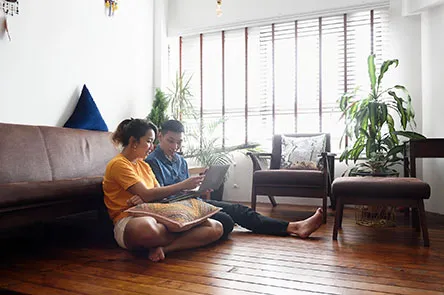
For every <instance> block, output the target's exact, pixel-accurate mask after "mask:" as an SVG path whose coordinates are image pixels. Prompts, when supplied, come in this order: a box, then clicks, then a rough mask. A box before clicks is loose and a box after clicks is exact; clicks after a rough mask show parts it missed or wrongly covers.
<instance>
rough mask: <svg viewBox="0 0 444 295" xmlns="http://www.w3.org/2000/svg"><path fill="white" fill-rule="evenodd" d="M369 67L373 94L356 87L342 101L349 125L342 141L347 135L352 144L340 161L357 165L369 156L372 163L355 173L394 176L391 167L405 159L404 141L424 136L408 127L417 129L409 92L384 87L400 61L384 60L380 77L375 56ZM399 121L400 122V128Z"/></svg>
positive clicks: (363, 165)
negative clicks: (388, 174) (386, 79)
mask: <svg viewBox="0 0 444 295" xmlns="http://www.w3.org/2000/svg"><path fill="white" fill-rule="evenodd" d="M367 64H368V74H369V78H370V91H368V92H364V91H361V90H360V89H359V88H355V89H354V90H353V91H352V92H351V93H345V94H344V95H343V96H342V97H341V99H340V101H339V106H340V109H341V111H342V117H341V118H343V119H344V120H345V123H346V127H345V131H344V135H343V137H342V139H341V142H342V140H343V139H344V137H345V136H347V137H348V138H349V139H350V141H351V145H350V146H348V147H346V148H345V150H344V151H343V153H342V154H341V156H340V159H339V160H340V161H343V160H345V161H347V160H353V161H354V162H355V163H356V161H357V160H358V158H359V157H360V156H361V155H362V154H363V153H365V156H366V158H367V160H368V161H367V162H365V163H361V164H358V165H357V166H356V167H355V170H357V171H367V172H370V173H371V174H380V173H383V174H384V173H390V172H393V169H392V168H390V167H392V166H394V165H396V164H400V161H401V160H402V157H400V153H401V152H402V151H403V140H404V139H405V138H408V139H418V138H424V136H423V135H421V134H419V133H416V132H413V131H408V130H407V127H410V129H412V130H413V128H414V127H415V126H416V123H415V113H414V111H413V107H412V103H411V101H412V99H411V97H410V94H409V92H408V91H407V89H406V88H405V87H404V86H402V85H395V86H393V87H388V88H383V87H382V79H383V78H384V75H385V73H386V72H387V71H388V70H389V68H390V67H391V66H394V67H395V68H396V67H397V66H398V64H399V62H398V60H397V59H393V60H386V61H384V62H383V63H382V65H381V69H380V70H379V73H378V75H377V73H376V66H375V56H374V55H370V56H369V57H368V60H367ZM395 120H398V121H399V127H398V124H395ZM397 128H401V130H399V129H397Z"/></svg>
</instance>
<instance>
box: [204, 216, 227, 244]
mask: <svg viewBox="0 0 444 295" xmlns="http://www.w3.org/2000/svg"><path fill="white" fill-rule="evenodd" d="M208 223H209V227H210V228H211V234H210V236H211V240H212V241H216V240H219V239H220V238H221V237H222V236H223V234H224V227H223V226H222V223H220V222H219V221H217V220H213V219H208Z"/></svg>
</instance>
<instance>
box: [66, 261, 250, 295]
mask: <svg viewBox="0 0 444 295" xmlns="http://www.w3.org/2000/svg"><path fill="white" fill-rule="evenodd" d="M96 265H97V266H96ZM159 265H160V264H159ZM132 266H134V265H132ZM153 268H154V269H153ZM153 268H150V269H147V268H146V267H143V266H142V267H135V266H134V267H133V268H132V269H129V268H128V264H127V263H126V264H125V266H124V267H123V269H125V271H121V270H122V265H113V266H112V267H109V265H105V264H100V263H98V264H96V263H92V264H91V266H90V265H70V266H68V267H64V268H63V271H64V272H65V271H71V272H81V273H83V274H88V275H91V276H96V277H97V278H98V279H100V278H111V279H118V280H122V281H129V282H133V283H137V284H140V283H144V284H150V285H157V286H163V287H167V288H171V289H179V290H183V291H190V292H193V291H195V290H198V292H199V293H202V294H220V295H223V294H227V295H230V294H236V295H253V294H257V293H254V292H248V291H245V290H237V289H232V288H227V286H223V287H218V286H215V285H214V284H213V280H212V279H211V278H207V277H199V276H193V275H189V274H183V275H177V273H169V272H166V271H165V270H164V269H163V270H162V269H158V268H157V267H153ZM128 273H131V276H128Z"/></svg>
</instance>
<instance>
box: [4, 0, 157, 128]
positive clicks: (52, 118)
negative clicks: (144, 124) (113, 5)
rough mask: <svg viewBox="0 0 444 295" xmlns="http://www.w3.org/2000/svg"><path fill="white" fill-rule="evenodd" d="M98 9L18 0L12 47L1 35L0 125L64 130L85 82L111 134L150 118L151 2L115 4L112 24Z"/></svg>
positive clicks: (86, 1)
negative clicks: (131, 120)
mask: <svg viewBox="0 0 444 295" xmlns="http://www.w3.org/2000/svg"><path fill="white" fill-rule="evenodd" d="M103 2H104V1H90V0H77V1H60V0H40V1H20V15H18V16H14V17H9V18H8V22H9V27H10V32H11V37H12V41H11V42H9V41H8V40H7V38H6V36H5V34H4V32H3V31H1V30H0V122H9V123H21V124H33V125H52V126H62V125H63V124H64V123H65V121H66V120H67V119H68V117H69V116H70V115H71V112H72V110H73V108H74V106H75V104H76V103H77V99H78V96H79V94H80V91H81V87H82V86H83V84H84V83H85V84H87V86H88V88H89V89H90V91H91V94H92V95H93V98H94V100H95V102H96V104H97V106H98V107H99V109H100V111H101V113H102V115H103V117H104V119H105V121H106V123H107V124H108V127H109V128H110V129H114V128H115V127H116V126H117V124H118V123H119V122H120V121H121V120H122V119H123V118H126V117H129V116H133V117H142V116H143V117H145V116H146V115H147V113H148V111H149V106H150V105H151V100H152V94H153V69H152V68H153V59H154V57H153V1H146V0H132V1H120V7H119V10H118V11H117V14H116V15H115V16H114V18H108V17H106V16H105V14H104V3H103ZM3 17H4V16H3V14H2V13H1V12H0V19H1V20H3ZM0 23H2V22H1V21H0Z"/></svg>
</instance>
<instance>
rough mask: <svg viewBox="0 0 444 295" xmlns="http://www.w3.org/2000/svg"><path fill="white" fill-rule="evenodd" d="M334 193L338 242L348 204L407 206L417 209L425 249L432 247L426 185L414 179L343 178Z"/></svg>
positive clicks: (418, 227)
mask: <svg viewBox="0 0 444 295" xmlns="http://www.w3.org/2000/svg"><path fill="white" fill-rule="evenodd" d="M332 194H333V196H334V198H335V199H336V216H335V224H334V227H333V240H337V239H338V229H339V228H341V227H342V214H343V211H344V205H346V204H353V205H386V206H408V207H412V208H418V211H419V221H420V222H419V224H418V225H417V227H416V229H417V230H418V231H420V230H421V229H422V236H423V239H424V246H425V247H429V246H430V241H429V233H428V229H427V221H426V215H425V210H424V199H428V198H430V186H429V185H428V184H427V183H425V182H423V181H421V180H419V179H417V178H411V177H370V176H366V177H340V178H336V179H335V181H334V182H333V184H332Z"/></svg>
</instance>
